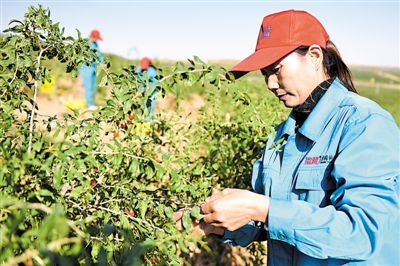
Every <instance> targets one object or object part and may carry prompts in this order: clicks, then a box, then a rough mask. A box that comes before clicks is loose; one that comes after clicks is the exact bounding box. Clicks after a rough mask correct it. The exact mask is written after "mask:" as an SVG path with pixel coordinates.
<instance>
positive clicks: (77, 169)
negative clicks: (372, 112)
mask: <svg viewBox="0 0 400 266" xmlns="http://www.w3.org/2000/svg"><path fill="white" fill-rule="evenodd" d="M10 24H11V25H12V27H11V28H9V29H7V30H5V32H7V33H9V35H6V36H3V38H2V40H1V43H0V48H1V58H0V59H1V64H0V85H1V88H2V92H1V94H0V123H1V125H2V126H1V128H0V143H1V146H0V147H1V148H0V149H1V150H0V155H1V157H0V192H1V194H0V214H1V215H0V222H1V224H0V230H1V232H0V237H1V244H2V254H1V256H0V262H1V263H3V265H15V264H18V263H23V262H26V261H35V263H37V264H39V265H53V264H57V265H77V264H78V265H110V264H114V265H115V264H117V265H142V264H146V265H149V264H154V263H160V264H165V265H180V263H182V260H183V262H184V263H185V261H184V260H185V259H184V256H181V257H179V254H180V252H183V253H190V252H193V250H192V248H193V247H197V248H203V249H206V250H207V242H204V240H203V239H198V238H195V237H194V236H192V235H191V234H190V231H191V220H192V219H199V218H201V214H200V213H199V210H198V207H196V206H197V205H198V204H199V203H201V202H203V201H204V199H205V198H206V197H208V196H209V195H210V193H211V190H212V188H214V187H217V186H220V187H221V188H223V187H228V186H229V187H242V188H249V186H250V178H251V166H252V164H253V163H254V161H255V160H256V158H258V157H259V156H260V154H261V150H262V147H263V146H264V144H265V141H266V140H267V136H268V135H269V133H271V131H272V130H273V126H274V125H276V124H277V123H278V122H280V121H281V120H282V118H281V116H282V115H284V113H283V111H282V108H283V107H279V106H277V103H276V102H272V101H270V100H269V99H268V98H265V99H260V97H255V98H254V99H252V97H251V95H250V94H249V92H250V91H251V90H249V85H248V84H246V82H243V83H236V82H234V81H230V80H229V79H227V78H226V75H227V72H226V70H225V69H224V68H223V67H219V66H214V65H210V64H207V63H205V62H203V61H201V60H200V59H199V58H198V57H194V58H193V60H188V62H187V63H183V62H177V63H176V64H175V65H173V66H170V67H165V68H160V69H159V72H160V83H159V86H160V87H159V88H158V95H159V97H165V96H166V95H169V97H173V98H174V99H175V102H176V107H175V111H171V110H165V111H162V112H160V113H157V114H156V115H155V116H150V114H149V112H148V110H147V109H146V108H143V106H145V104H146V102H147V100H148V97H149V96H150V95H151V94H152V91H153V90H155V89H157V87H156V86H157V84H154V83H153V84H152V85H149V83H148V80H147V76H146V74H145V73H144V74H136V73H135V72H134V69H135V66H134V65H127V66H123V67H121V68H119V69H118V70H115V71H110V70H109V69H107V68H104V69H99V73H98V75H99V76H100V86H109V87H111V96H110V98H108V99H106V106H105V107H104V108H102V109H101V110H99V111H97V112H92V111H84V112H83V113H80V112H79V111H78V110H74V112H73V114H65V115H64V116H63V117H57V116H54V117H49V118H47V119H44V120H42V119H38V114H37V107H36V94H37V88H38V83H39V82H44V80H49V77H50V72H51V70H49V68H48V67H46V66H45V64H43V61H44V60H52V59H57V60H59V61H60V62H61V63H63V64H65V65H66V69H65V71H66V72H67V73H71V75H72V77H76V75H77V69H78V68H79V67H80V66H81V65H82V64H84V63H91V62H93V61H95V60H98V57H97V55H96V50H95V49H92V48H91V47H90V45H89V44H88V40H87V39H85V38H81V37H80V34H78V35H79V37H78V39H74V38H72V37H64V36H63V31H64V30H63V29H60V28H59V23H52V21H51V20H50V11H49V10H48V9H43V8H42V7H41V6H40V5H39V7H38V8H35V7H29V10H28V12H27V13H26V15H25V18H24V20H23V21H17V20H14V21H11V23H10ZM78 33H79V31H78ZM107 66H108V67H110V64H109V63H108V64H107ZM100 71H101V72H100ZM139 75H142V78H140V76H139ZM196 86H197V87H198V88H202V90H203V95H204V97H205V100H206V104H205V105H204V107H203V108H202V109H201V110H200V112H199V114H198V115H197V117H191V115H190V114H189V115H187V114H186V113H185V112H184V111H185V110H183V108H181V105H180V104H181V101H182V99H183V98H182V95H183V94H184V93H182V92H183V91H187V90H188V89H189V88H193V87H196ZM142 87H146V88H147V89H146V90H145V91H144V92H143V91H142V89H141V88H142ZM226 99H229V101H227V100H226ZM228 106H229V107H228ZM188 206H194V207H193V209H192V210H194V212H192V213H191V212H189V211H188V208H187V207H188ZM181 208H184V209H185V214H184V217H183V221H184V227H185V230H183V231H179V230H178V229H177V227H176V226H175V221H174V219H173V213H174V211H176V210H178V209H181ZM208 250H209V248H208ZM254 254H256V253H254ZM257 254H258V253H257ZM257 256H258V255H257ZM258 259H259V258H258V257H252V260H253V261H257V260H258ZM186 263H187V262H186Z"/></svg>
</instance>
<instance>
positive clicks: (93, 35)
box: [90, 30, 103, 41]
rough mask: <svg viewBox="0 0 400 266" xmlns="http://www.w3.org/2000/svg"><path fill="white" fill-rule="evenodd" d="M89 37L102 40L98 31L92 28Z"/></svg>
mask: <svg viewBox="0 0 400 266" xmlns="http://www.w3.org/2000/svg"><path fill="white" fill-rule="evenodd" d="M90 38H94V39H96V40H100V41H102V40H103V38H101V36H100V31H98V30H92V32H91V33H90Z"/></svg>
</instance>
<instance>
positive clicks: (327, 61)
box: [295, 40, 357, 93]
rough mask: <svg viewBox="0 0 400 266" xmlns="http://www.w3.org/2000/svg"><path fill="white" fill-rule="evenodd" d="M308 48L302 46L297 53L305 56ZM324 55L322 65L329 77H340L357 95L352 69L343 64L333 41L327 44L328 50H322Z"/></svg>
mask: <svg viewBox="0 0 400 266" xmlns="http://www.w3.org/2000/svg"><path fill="white" fill-rule="evenodd" d="M308 48H309V47H308V46H300V47H299V48H297V49H296V50H295V51H296V52H297V53H299V54H301V55H305V54H306V53H307V51H308ZM322 53H323V62H322V63H323V64H324V67H325V71H326V73H327V74H328V75H329V77H331V78H334V77H338V78H339V80H340V81H341V82H342V83H343V85H344V86H345V87H346V88H347V89H348V90H349V91H352V92H355V93H357V90H356V88H355V87H354V84H353V79H352V76H351V72H350V69H349V68H348V67H347V66H346V64H345V63H344V62H343V60H342V57H341V55H340V53H339V50H338V49H337V48H336V46H335V44H334V43H333V42H332V41H331V40H328V41H327V42H326V49H322Z"/></svg>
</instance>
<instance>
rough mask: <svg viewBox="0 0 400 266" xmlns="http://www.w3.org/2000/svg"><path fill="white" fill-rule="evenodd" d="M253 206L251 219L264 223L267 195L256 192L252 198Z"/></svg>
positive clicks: (267, 202) (267, 208)
mask: <svg viewBox="0 0 400 266" xmlns="http://www.w3.org/2000/svg"><path fill="white" fill-rule="evenodd" d="M254 203H255V206H254V207H255V208H252V209H253V215H252V218H253V219H252V220H254V221H257V222H262V223H266V221H267V216H268V211H269V197H267V196H264V195H261V194H256V195H255V198H254Z"/></svg>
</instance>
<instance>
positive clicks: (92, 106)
mask: <svg viewBox="0 0 400 266" xmlns="http://www.w3.org/2000/svg"><path fill="white" fill-rule="evenodd" d="M89 39H90V42H89V43H90V45H92V46H93V48H95V49H97V54H98V56H99V58H100V63H102V62H103V60H104V55H103V53H102V52H101V51H100V48H99V45H98V43H97V42H98V41H102V40H103V38H102V37H101V36H100V32H99V31H98V30H92V31H91V32H90V36H89ZM97 64H98V62H94V63H93V64H91V65H86V64H82V67H81V68H80V69H79V75H80V76H81V78H82V81H83V87H84V97H85V100H86V107H87V109H88V110H92V111H94V110H97V109H98V107H97V105H96V103H95V94H96V92H97V83H96V81H97V76H96V67H97Z"/></svg>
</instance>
